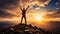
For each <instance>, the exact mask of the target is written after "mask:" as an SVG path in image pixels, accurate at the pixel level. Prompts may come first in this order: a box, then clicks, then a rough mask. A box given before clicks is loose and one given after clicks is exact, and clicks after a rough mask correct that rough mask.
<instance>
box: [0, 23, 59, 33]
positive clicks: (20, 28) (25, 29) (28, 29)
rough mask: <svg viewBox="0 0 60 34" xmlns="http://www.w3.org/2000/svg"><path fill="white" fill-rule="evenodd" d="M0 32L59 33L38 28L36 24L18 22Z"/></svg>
mask: <svg viewBox="0 0 60 34" xmlns="http://www.w3.org/2000/svg"><path fill="white" fill-rule="evenodd" d="M0 34H60V33H52V32H50V31H46V30H44V29H41V28H38V27H36V26H34V27H33V26H32V25H31V24H30V25H27V24H18V25H15V26H13V27H10V26H9V27H8V28H6V29H4V30H1V31H0Z"/></svg>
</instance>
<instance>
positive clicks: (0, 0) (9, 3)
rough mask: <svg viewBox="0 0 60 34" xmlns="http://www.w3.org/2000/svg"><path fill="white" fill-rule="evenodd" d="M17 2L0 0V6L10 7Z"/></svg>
mask: <svg viewBox="0 0 60 34" xmlns="http://www.w3.org/2000/svg"><path fill="white" fill-rule="evenodd" d="M17 4H18V0H0V8H5V9H6V8H7V9H12V8H13V7H14V6H15V5H17Z"/></svg>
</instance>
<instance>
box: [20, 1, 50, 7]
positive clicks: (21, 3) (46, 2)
mask: <svg viewBox="0 0 60 34" xmlns="http://www.w3.org/2000/svg"><path fill="white" fill-rule="evenodd" d="M50 1H51V0H20V5H23V6H27V5H30V6H31V5H35V4H37V5H39V6H42V7H45V5H47V4H48V3H49V2H50Z"/></svg>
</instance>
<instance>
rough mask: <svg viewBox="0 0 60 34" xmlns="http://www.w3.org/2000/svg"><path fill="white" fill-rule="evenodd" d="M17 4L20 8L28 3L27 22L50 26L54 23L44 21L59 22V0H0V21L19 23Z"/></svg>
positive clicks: (19, 15)
mask: <svg viewBox="0 0 60 34" xmlns="http://www.w3.org/2000/svg"><path fill="white" fill-rule="evenodd" d="M17 5H20V6H21V8H23V7H24V8H26V7H27V6H28V5H29V8H28V10H27V11H26V17H27V22H28V23H29V24H30V23H31V24H33V25H36V26H37V27H42V28H52V27H55V24H54V25H52V24H51V23H46V22H50V21H58V22H60V0H0V22H2V21H3V22H5V21H9V22H10V21H13V22H14V23H15V24H16V23H20V20H21V17H22V11H21V9H20V8H19V7H18V6H17ZM11 23H12V22H11ZM49 24H50V25H49ZM56 27H57V26H56Z"/></svg>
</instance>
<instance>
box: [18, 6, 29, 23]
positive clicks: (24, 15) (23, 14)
mask: <svg viewBox="0 0 60 34" xmlns="http://www.w3.org/2000/svg"><path fill="white" fill-rule="evenodd" d="M19 8H20V9H21V11H22V18H21V23H22V21H23V18H24V19H25V24H27V21H26V11H27V9H28V8H29V6H28V7H27V8H26V9H25V8H23V9H22V8H21V7H20V6H19Z"/></svg>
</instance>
